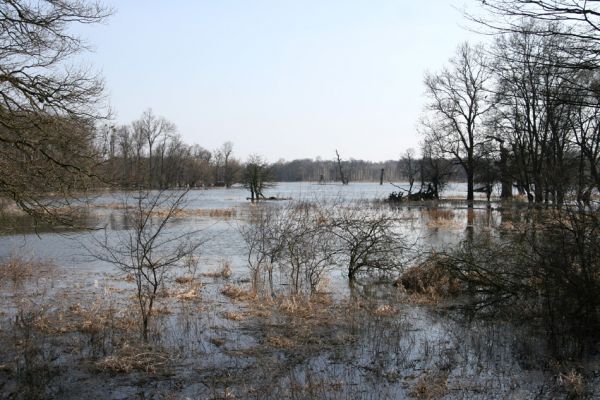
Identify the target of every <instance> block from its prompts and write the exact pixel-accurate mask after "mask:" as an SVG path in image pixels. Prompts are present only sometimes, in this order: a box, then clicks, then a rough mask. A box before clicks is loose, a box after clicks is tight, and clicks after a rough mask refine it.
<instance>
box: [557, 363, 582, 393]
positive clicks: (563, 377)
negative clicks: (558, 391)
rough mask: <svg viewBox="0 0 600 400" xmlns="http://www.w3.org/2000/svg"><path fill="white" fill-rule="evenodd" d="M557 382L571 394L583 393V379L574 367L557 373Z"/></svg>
mask: <svg viewBox="0 0 600 400" xmlns="http://www.w3.org/2000/svg"><path fill="white" fill-rule="evenodd" d="M557 382H558V383H559V384H560V385H562V386H563V387H564V388H565V390H566V391H567V393H569V394H571V395H572V396H575V397H579V396H582V395H583V394H584V393H585V381H584V379H583V375H581V374H580V373H579V372H577V371H575V370H574V369H572V370H570V371H569V372H566V373H565V372H561V373H559V374H558V378H557Z"/></svg>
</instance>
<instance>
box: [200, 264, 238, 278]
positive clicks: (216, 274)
mask: <svg viewBox="0 0 600 400" xmlns="http://www.w3.org/2000/svg"><path fill="white" fill-rule="evenodd" d="M232 273H233V272H232V270H231V262H229V261H228V260H223V261H221V268H220V269H219V270H218V271H209V272H204V273H202V276H204V277H207V278H223V279H229V278H231V274H232Z"/></svg>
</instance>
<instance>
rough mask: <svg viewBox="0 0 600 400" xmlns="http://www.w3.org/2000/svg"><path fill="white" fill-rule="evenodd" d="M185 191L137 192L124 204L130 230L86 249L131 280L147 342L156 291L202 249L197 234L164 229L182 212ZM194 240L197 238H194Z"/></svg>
mask: <svg viewBox="0 0 600 400" xmlns="http://www.w3.org/2000/svg"><path fill="white" fill-rule="evenodd" d="M186 194H187V191H182V192H171V191H169V192H167V191H158V192H145V191H140V192H139V193H138V195H137V196H136V197H135V198H134V204H127V203H126V207H125V208H126V212H127V217H128V218H130V219H131V229H129V230H126V231H121V232H111V233H110V236H109V235H108V233H106V232H105V235H104V237H103V238H101V239H99V238H95V240H94V244H95V247H94V248H91V249H89V251H90V253H91V254H92V256H94V257H95V258H97V259H99V260H101V261H105V262H108V263H111V264H113V265H114V266H116V267H117V268H118V269H120V270H121V271H122V272H124V273H126V274H130V275H131V276H133V278H134V280H135V284H136V300H137V302H138V305H139V309H140V315H141V325H142V327H141V328H142V329H141V333H142V338H143V339H144V341H148V331H149V323H150V320H151V318H152V315H153V311H154V305H155V301H156V298H157V294H158V291H159V289H161V287H163V285H164V284H165V281H166V279H167V277H168V276H169V274H170V273H171V272H172V270H173V269H174V268H176V267H184V266H187V267H189V265H190V262H192V263H193V262H196V261H195V259H196V258H195V257H194V255H195V254H196V252H197V251H198V249H199V248H200V246H201V245H202V240H199V239H197V238H196V237H197V236H196V235H197V232H190V231H187V232H183V233H181V232H170V231H168V229H167V227H168V224H169V223H170V222H171V220H172V219H173V218H174V217H175V215H176V214H177V213H178V212H179V211H180V210H181V208H182V206H183V204H184V198H185V196H186ZM195 236H196V237H195Z"/></svg>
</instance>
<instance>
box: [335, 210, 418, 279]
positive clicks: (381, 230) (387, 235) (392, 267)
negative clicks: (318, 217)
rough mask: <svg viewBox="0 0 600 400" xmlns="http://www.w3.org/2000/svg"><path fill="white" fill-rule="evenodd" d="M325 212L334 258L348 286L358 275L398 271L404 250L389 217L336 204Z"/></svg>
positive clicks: (382, 212) (402, 238)
mask: <svg viewBox="0 0 600 400" xmlns="http://www.w3.org/2000/svg"><path fill="white" fill-rule="evenodd" d="M326 211H327V212H328V214H329V215H327V216H326V217H324V218H326V220H327V221H328V223H327V225H326V226H327V227H326V229H327V230H328V231H330V232H331V233H332V234H333V235H334V236H335V238H336V240H335V242H334V248H335V253H336V258H337V259H338V262H340V263H341V264H343V265H344V266H345V268H346V269H347V275H348V279H349V281H350V283H354V282H356V280H357V277H358V275H359V274H360V273H361V272H369V271H371V272H376V273H393V272H397V271H399V270H400V268H401V267H402V265H403V263H402V256H403V253H404V251H405V250H406V249H407V248H408V246H407V245H406V240H405V238H404V236H403V235H401V234H400V233H399V232H398V230H397V226H396V220H395V218H394V216H393V215H390V214H389V212H387V211H386V210H374V209H369V208H365V207H364V206H361V205H359V204H338V205H335V206H333V207H331V208H329V209H327V210H326Z"/></svg>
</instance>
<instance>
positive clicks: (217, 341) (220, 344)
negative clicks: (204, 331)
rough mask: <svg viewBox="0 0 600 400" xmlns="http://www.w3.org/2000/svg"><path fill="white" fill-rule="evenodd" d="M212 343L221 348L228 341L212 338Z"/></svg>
mask: <svg viewBox="0 0 600 400" xmlns="http://www.w3.org/2000/svg"><path fill="white" fill-rule="evenodd" d="M210 342H211V343H212V344H214V345H215V346H217V347H221V346H223V345H224V344H225V343H226V342H227V340H225V339H223V338H212V339H210Z"/></svg>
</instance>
